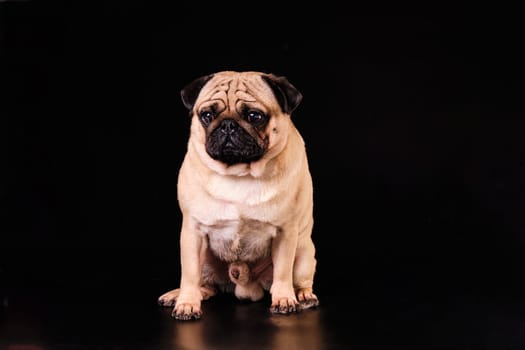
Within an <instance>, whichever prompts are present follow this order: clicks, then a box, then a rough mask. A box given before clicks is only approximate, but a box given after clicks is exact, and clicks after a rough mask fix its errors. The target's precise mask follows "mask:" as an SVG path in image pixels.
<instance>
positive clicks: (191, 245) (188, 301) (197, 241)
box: [172, 219, 203, 320]
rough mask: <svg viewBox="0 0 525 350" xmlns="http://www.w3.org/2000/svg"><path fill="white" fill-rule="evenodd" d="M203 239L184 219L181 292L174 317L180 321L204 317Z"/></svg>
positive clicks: (188, 221)
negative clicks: (202, 285) (202, 307)
mask: <svg viewBox="0 0 525 350" xmlns="http://www.w3.org/2000/svg"><path fill="white" fill-rule="evenodd" d="M202 245H203V237H202V235H201V234H200V233H198V232H197V231H196V229H195V225H194V224H193V223H191V222H190V220H189V219H183V222H182V230H181V235H180V259H181V281H180V291H179V296H178V298H177V301H176V303H175V308H174V309H173V313H172V315H173V316H174V317H175V318H176V319H178V320H191V319H198V318H200V317H201V315H202V310H201V301H202V293H201V290H200V286H201V272H202V256H201V248H202Z"/></svg>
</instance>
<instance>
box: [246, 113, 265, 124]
mask: <svg viewBox="0 0 525 350" xmlns="http://www.w3.org/2000/svg"><path fill="white" fill-rule="evenodd" d="M265 119H266V116H265V115H264V114H262V113H261V112H259V111H254V110H252V111H247V112H246V120H247V121H248V122H250V123H252V124H258V123H262V122H263V121H264V120H265Z"/></svg>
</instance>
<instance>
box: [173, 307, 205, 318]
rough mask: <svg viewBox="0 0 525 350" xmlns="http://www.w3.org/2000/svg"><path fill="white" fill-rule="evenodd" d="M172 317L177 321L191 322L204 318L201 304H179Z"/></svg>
mask: <svg viewBox="0 0 525 350" xmlns="http://www.w3.org/2000/svg"><path fill="white" fill-rule="evenodd" d="M171 316H173V317H175V318H176V319H177V320H182V321H189V320H198V319H199V318H201V316H202V310H201V304H200V303H177V305H175V308H174V309H173V312H172V313H171Z"/></svg>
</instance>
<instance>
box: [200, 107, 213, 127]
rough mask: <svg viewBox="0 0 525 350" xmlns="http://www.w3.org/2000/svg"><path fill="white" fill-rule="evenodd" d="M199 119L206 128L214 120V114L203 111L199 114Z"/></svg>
mask: <svg viewBox="0 0 525 350" xmlns="http://www.w3.org/2000/svg"><path fill="white" fill-rule="evenodd" d="M199 119H200V121H201V123H202V124H204V126H208V125H210V123H211V121H212V120H213V113H212V112H211V111H202V112H200V113H199Z"/></svg>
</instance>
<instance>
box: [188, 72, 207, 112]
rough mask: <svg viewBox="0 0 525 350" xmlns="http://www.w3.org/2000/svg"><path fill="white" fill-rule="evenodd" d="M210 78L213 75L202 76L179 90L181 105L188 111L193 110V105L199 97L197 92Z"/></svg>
mask: <svg viewBox="0 0 525 350" xmlns="http://www.w3.org/2000/svg"><path fill="white" fill-rule="evenodd" d="M211 78H213V74H209V75H205V76H202V77H200V78H197V79H195V80H194V81H192V82H191V83H189V84H188V85H186V86H185V87H184V88H183V89H182V90H181V92H180V96H181V98H182V103H184V106H185V107H186V108H188V109H189V110H191V109H192V108H193V105H194V104H195V101H196V100H197V97H198V96H199V92H200V91H201V89H202V87H203V86H204V84H206V83H207V82H208V80H210V79H211Z"/></svg>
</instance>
